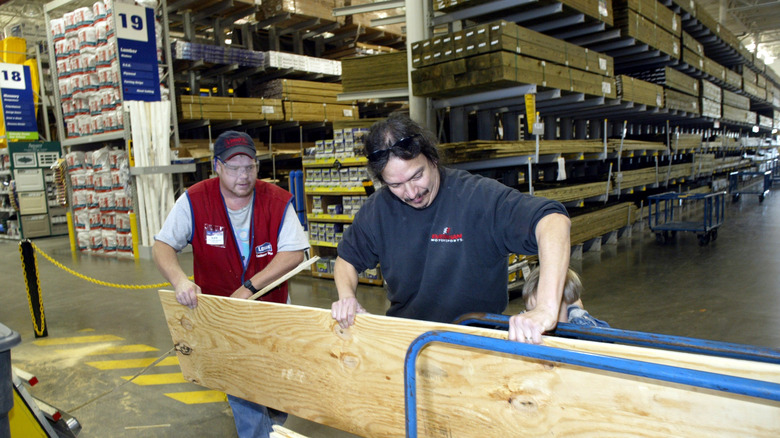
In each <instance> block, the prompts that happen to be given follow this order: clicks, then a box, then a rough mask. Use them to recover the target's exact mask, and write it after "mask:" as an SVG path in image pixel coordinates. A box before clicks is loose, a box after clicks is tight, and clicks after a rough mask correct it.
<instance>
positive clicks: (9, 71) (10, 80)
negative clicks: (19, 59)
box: [0, 64, 29, 90]
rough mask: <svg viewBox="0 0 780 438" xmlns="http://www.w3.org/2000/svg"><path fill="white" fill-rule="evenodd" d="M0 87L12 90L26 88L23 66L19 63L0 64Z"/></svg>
mask: <svg viewBox="0 0 780 438" xmlns="http://www.w3.org/2000/svg"><path fill="white" fill-rule="evenodd" d="M28 68H29V67H28ZM0 88H3V89H6V88H11V89H14V90H24V89H25V88H27V85H26V84H25V81H24V66H23V65H21V64H0Z"/></svg>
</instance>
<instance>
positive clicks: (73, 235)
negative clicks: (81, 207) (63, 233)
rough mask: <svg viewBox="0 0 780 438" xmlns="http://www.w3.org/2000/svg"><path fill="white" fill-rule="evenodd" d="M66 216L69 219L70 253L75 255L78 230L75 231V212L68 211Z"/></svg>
mask: <svg viewBox="0 0 780 438" xmlns="http://www.w3.org/2000/svg"><path fill="white" fill-rule="evenodd" d="M65 217H66V218H67V220H68V239H69V240H70V253H71V254H73V255H75V254H76V232H75V231H74V229H75V227H74V226H73V213H71V212H67V213H65Z"/></svg>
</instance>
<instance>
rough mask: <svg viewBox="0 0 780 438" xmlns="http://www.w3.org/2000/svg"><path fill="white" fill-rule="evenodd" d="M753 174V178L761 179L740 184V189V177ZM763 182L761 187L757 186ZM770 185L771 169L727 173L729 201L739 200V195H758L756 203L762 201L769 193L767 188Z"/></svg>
mask: <svg viewBox="0 0 780 438" xmlns="http://www.w3.org/2000/svg"><path fill="white" fill-rule="evenodd" d="M744 176H753V177H759V178H754V179H755V180H759V179H763V181H751V182H750V183H748V184H746V185H744V186H742V188H741V189H740V186H739V183H740V180H741V179H742V177H744ZM762 182H763V186H762V188H758V186H759V185H760V184H761V183H762ZM770 187H772V170H766V171H763V172H748V171H742V170H740V171H737V172H731V173H729V193H731V201H732V202H737V201H739V197H740V196H741V195H758V203H759V204H760V203H762V202H764V198H765V197H766V195H767V194H769V188H770Z"/></svg>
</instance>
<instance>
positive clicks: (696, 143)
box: [672, 134, 701, 151]
mask: <svg viewBox="0 0 780 438" xmlns="http://www.w3.org/2000/svg"><path fill="white" fill-rule="evenodd" d="M699 148H701V135H699V134H675V135H674V137H673V138H672V149H673V150H676V151H684V150H691V149H699Z"/></svg>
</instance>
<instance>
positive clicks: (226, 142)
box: [214, 131, 257, 161]
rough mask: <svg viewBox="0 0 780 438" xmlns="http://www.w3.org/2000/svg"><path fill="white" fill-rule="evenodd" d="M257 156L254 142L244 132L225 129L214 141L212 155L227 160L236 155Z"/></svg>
mask: <svg viewBox="0 0 780 438" xmlns="http://www.w3.org/2000/svg"><path fill="white" fill-rule="evenodd" d="M239 154H244V155H247V156H249V157H250V158H255V157H256V156H257V151H256V150H255V142H254V141H253V140H252V137H250V136H249V135H247V134H246V133H245V132H238V131H225V132H223V133H222V134H220V135H219V137H217V140H216V141H214V157H215V158H219V159H220V160H222V161H227V160H229V159H231V158H233V157H235V156H236V155H239Z"/></svg>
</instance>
